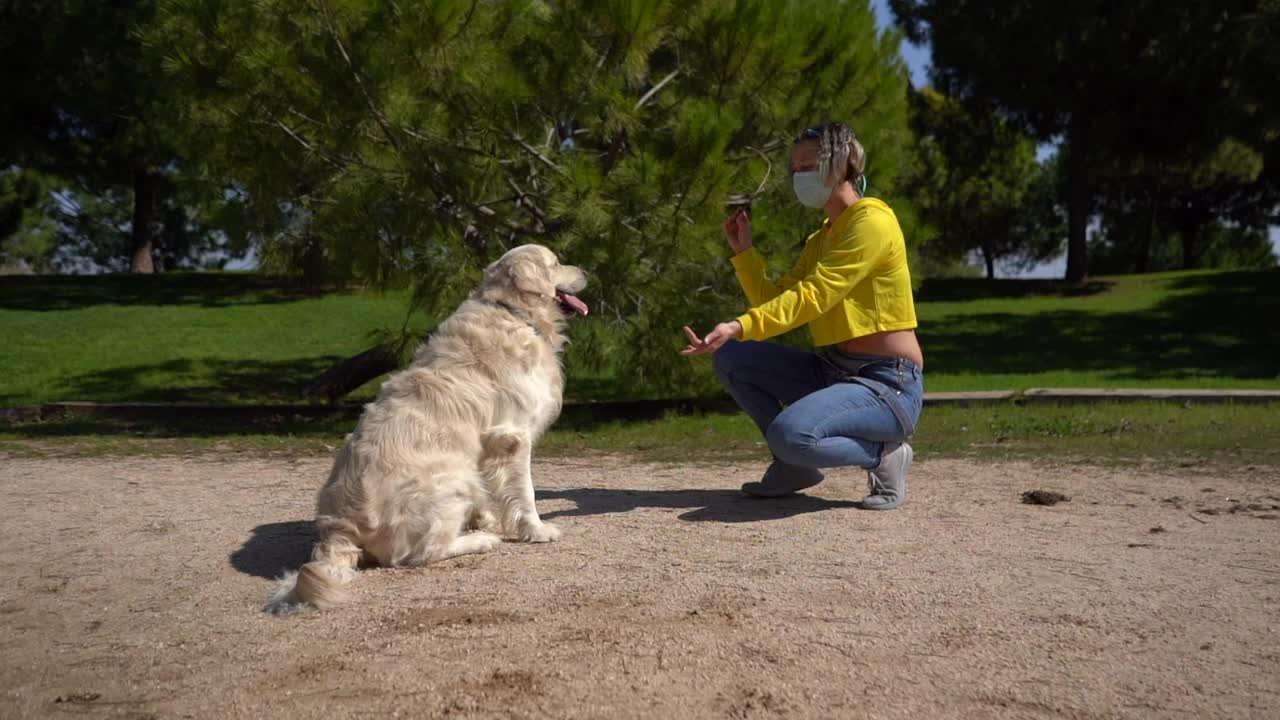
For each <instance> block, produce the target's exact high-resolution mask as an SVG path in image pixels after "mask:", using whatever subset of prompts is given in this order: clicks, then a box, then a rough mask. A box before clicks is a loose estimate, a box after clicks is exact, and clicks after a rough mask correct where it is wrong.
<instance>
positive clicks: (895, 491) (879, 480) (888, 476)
mask: <svg viewBox="0 0 1280 720" xmlns="http://www.w3.org/2000/svg"><path fill="white" fill-rule="evenodd" d="M914 456H915V452H914V451H912V449H911V445H910V444H909V443H902V444H900V445H898V446H897V447H895V448H893V449H892V450H890V449H888V448H887V447H886V452H885V453H884V455H882V456H881V457H880V465H879V466H878V467H875V468H873V469H871V470H868V471H867V496H866V497H865V498H863V499H862V507H863V508H864V509H866V510H892V509H894V508H896V507H898V506H899V505H901V504H902V503H903V501H905V500H906V499H907V470H909V469H910V468H911V458H912V457H914Z"/></svg>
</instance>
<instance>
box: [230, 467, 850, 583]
mask: <svg viewBox="0 0 1280 720" xmlns="http://www.w3.org/2000/svg"><path fill="white" fill-rule="evenodd" d="M537 496H538V499H539V500H569V501H571V502H573V503H574V504H575V505H576V507H574V508H572V509H569V510H555V511H552V512H549V513H543V514H542V518H543V519H544V520H550V519H553V518H557V517H580V516H583V515H608V514H611V513H624V512H629V511H631V510H635V509H636V508H642V507H648V508H670V509H673V510H679V509H686V508H687V509H688V512H685V513H681V514H680V515H679V516H678V517H679V518H680V519H681V520H684V521H686V522H704V521H711V522H725V523H742V522H759V521H764V520H781V519H783V518H788V517H793V516H795V515H802V514H804V513H811V512H821V511H823V510H832V509H837V508H856V507H859V503H857V502H854V501H851V500H824V499H822V498H818V497H812V496H809V495H791V496H789V497H783V498H773V499H769V500H761V499H757V498H751V497H747V496H746V495H743V494H742V492H740V491H738V490H611V489H604V488H570V489H567V490H546V491H540V492H538V493H537ZM313 528H314V526H313V523H312V522H311V521H310V520H290V521H287V522H277V523H265V524H263V525H259V526H257V527H255V528H254V529H253V531H252V533H251V534H250V536H249V539H248V540H246V541H245V542H244V545H242V546H240V548H239V549H237V550H236V551H235V552H233V553H231V556H230V561H231V566H232V567H234V568H235V569H236V570H239V571H240V572H242V573H244V574H246V575H253V576H255V577H260V578H265V579H267V580H274V579H276V578H278V577H280V576H281V575H283V574H284V573H286V572H288V571H290V570H297V569H298V568H299V567H301V566H302V564H303V563H305V562H307V560H309V559H310V558H311V545H312V543H313V542H314V540H315V537H314V529H313Z"/></svg>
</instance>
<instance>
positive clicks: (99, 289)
mask: <svg viewBox="0 0 1280 720" xmlns="http://www.w3.org/2000/svg"><path fill="white" fill-rule="evenodd" d="M341 291H342V290H340V289H338V288H332V287H313V286H308V285H305V284H303V283H302V282H301V281H299V280H298V279H295V278H289V277H284V276H270V275H257V274H248V273H245V274H241V273H194V272H193V273H160V274H156V275H130V274H114V275H94V276H91V277H85V276H82V275H38V276H21V277H19V276H7V277H3V278H0V309H4V310H34V311H42V310H76V309H79V308H86V307H92V306H94V305H197V306H200V307H227V306H230V305H267V304H274V303H285V302H294V301H297V300H304V299H307V298H314V297H320V296H323V295H328V294H332V293H334V292H341Z"/></svg>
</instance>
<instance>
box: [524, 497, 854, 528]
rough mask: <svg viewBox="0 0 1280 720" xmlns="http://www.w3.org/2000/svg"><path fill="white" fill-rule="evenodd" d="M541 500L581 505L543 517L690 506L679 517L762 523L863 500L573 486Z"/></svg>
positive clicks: (851, 506) (848, 505)
mask: <svg viewBox="0 0 1280 720" xmlns="http://www.w3.org/2000/svg"><path fill="white" fill-rule="evenodd" d="M537 495H538V499H539V500H568V501H570V502H573V503H574V504H575V505H577V507H575V508H572V509H569V510H553V511H551V512H548V513H543V514H542V519H544V520H552V519H555V518H558V517H581V516H583V515H609V514H612V513H624V512H630V511H631V510H635V509H637V508H669V509H672V510H679V509H682V508H689V511H688V512H685V513H681V514H680V515H679V516H678V517H679V518H680V519H681V520H685V521H688V522H705V521H711V522H725V523H738V522H758V521H762V520H781V519H783V518H789V517H793V516H795V515H803V514H805V513H811V512H822V511H823V510H833V509H837V508H860V507H862V504H861V503H858V502H854V501H852V500H825V499H823V498H819V497H813V496H811V495H790V496H787V497H781V498H770V499H761V498H752V497H748V496H746V495H744V494H742V492H741V491H738V490H608V489H603V488H570V489H567V490H539V491H538V494H537Z"/></svg>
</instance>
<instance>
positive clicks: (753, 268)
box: [732, 233, 818, 306]
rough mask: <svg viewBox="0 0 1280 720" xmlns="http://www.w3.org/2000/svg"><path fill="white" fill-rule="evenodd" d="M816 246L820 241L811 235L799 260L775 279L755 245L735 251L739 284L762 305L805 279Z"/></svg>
mask: <svg viewBox="0 0 1280 720" xmlns="http://www.w3.org/2000/svg"><path fill="white" fill-rule="evenodd" d="M814 234H815V235H816V234H817V233H814ZM817 246H818V243H817V242H814V239H813V236H812V235H810V236H809V240H808V241H806V242H805V244H804V250H803V251H802V252H801V253H800V259H798V260H796V264H795V265H793V266H792V268H791V269H790V270H789V271H787V273H786V274H785V275H783V276H782V277H780V278H778V282H776V283H774V282H773V281H771V280H770V279H769V274H768V269H767V268H766V267H765V263H764V258H763V257H761V256H760V253H758V252H756V249H755V248H754V247H749V248H747V249H746V250H745V251H743V252H740V253H738V254H737V255H734V256H733V260H732V262H733V269H734V272H736V273H737V275H738V284H740V285H742V290H743V292H745V293H746V295H747V302H749V303H751V304H752V305H753V306H756V305H763V304H765V303H767V302H769V301H770V300H773V299H774V298H776V297H778V296H779V295H781V294H782V293H784V292H786V291H787V290H788V289H790V288H791V287H792V286H794V285H795V284H796V283H797V282H799V281H800V280H801V279H803V278H804V277H805V276H806V275H808V274H809V270H810V268H812V267H813V264H814V260H815V259H816V258H815V257H814V256H815V255H817Z"/></svg>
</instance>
